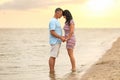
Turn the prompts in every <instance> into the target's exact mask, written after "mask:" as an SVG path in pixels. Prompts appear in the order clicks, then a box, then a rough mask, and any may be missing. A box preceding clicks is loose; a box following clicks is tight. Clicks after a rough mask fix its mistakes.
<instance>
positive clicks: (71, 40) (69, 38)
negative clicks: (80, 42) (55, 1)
mask: <svg viewBox="0 0 120 80" xmlns="http://www.w3.org/2000/svg"><path fill="white" fill-rule="evenodd" d="M63 17H64V18H65V19H66V21H65V26H64V31H65V38H66V48H67V52H68V55H69V58H70V61H71V65H72V72H74V71H76V65H75V58H74V53H73V49H74V46H75V42H76V41H75V35H74V26H75V24H74V21H73V18H72V15H71V13H70V11H69V10H64V11H63Z"/></svg>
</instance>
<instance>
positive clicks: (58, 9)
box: [55, 8, 63, 13]
mask: <svg viewBox="0 0 120 80" xmlns="http://www.w3.org/2000/svg"><path fill="white" fill-rule="evenodd" d="M57 11H62V12H63V10H62V9H61V8H56V9H55V13H56V12H57Z"/></svg>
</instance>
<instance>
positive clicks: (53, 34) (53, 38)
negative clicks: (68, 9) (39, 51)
mask: <svg viewBox="0 0 120 80" xmlns="http://www.w3.org/2000/svg"><path fill="white" fill-rule="evenodd" d="M62 13H63V10H62V9H61V8H56V10H55V13H54V17H53V18H52V19H51V21H50V22H49V32H50V36H49V43H50V45H51V51H50V58H49V68H50V73H54V66H55V59H56V57H57V56H58V54H59V49H60V46H61V41H63V42H64V41H65V38H64V37H62V29H61V25H60V23H59V21H58V19H59V18H61V17H62Z"/></svg>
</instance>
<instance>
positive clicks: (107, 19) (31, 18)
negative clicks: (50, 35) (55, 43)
mask: <svg viewBox="0 0 120 80" xmlns="http://www.w3.org/2000/svg"><path fill="white" fill-rule="evenodd" d="M57 7H61V8H62V9H68V10H70V11H71V13H72V15H73V18H74V21H75V24H76V27H77V28H120V0H0V28H48V23H49V20H50V19H51V18H52V17H53V15H54V10H55V8H57ZM60 22H61V25H62V26H63V25H64V18H61V19H60Z"/></svg>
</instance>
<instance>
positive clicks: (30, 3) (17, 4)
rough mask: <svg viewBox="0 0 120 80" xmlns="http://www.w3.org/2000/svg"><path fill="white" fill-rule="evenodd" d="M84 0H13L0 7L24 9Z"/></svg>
mask: <svg viewBox="0 0 120 80" xmlns="http://www.w3.org/2000/svg"><path fill="white" fill-rule="evenodd" d="M83 1H86V0H76V1H73V0H60V1H55V0H13V1H10V2H6V3H4V4H1V5H0V9H16V10H26V9H32V8H40V7H46V6H50V5H57V6H58V5H65V4H73V3H81V2H83Z"/></svg>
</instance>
